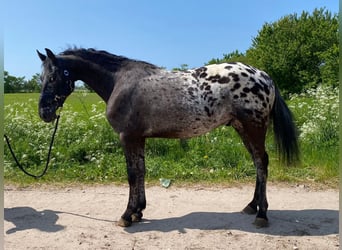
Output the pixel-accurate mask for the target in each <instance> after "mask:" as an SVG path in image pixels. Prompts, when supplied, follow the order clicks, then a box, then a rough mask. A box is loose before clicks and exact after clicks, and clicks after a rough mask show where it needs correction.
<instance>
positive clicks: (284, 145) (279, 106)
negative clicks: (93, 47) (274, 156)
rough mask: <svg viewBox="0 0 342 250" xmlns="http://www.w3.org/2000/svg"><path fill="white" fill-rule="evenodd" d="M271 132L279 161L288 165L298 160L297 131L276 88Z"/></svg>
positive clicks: (290, 114) (289, 112)
mask: <svg viewBox="0 0 342 250" xmlns="http://www.w3.org/2000/svg"><path fill="white" fill-rule="evenodd" d="M273 131H274V137H275V143H276V145H277V150H278V153H279V155H280V156H281V159H282V160H285V162H286V163H287V164H288V165H289V164H291V163H295V162H297V161H298V160H299V148H298V134H297V129H296V126H295V124H294V122H293V118H292V113H291V111H290V110H289V108H288V107H287V105H286V103H285V101H284V100H283V98H282V97H281V96H280V93H279V90H278V89H277V88H276V90H275V102H274V106H273Z"/></svg>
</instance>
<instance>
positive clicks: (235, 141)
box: [4, 87, 339, 187]
mask: <svg viewBox="0 0 342 250" xmlns="http://www.w3.org/2000/svg"><path fill="white" fill-rule="evenodd" d="M38 99H39V94H5V100H4V102H5V110H4V113H5V117H4V123H5V134H7V136H8V137H9V138H10V140H11V143H12V146H13V149H14V151H15V153H16V154H17V157H18V158H19V160H20V162H21V163H22V165H23V166H24V167H25V168H26V169H27V170H28V171H31V172H33V173H37V174H38V173H39V172H40V171H41V170H42V169H43V167H44V165H45V161H46V156H47V151H48V147H49V143H50V139H51V135H52V132H53V124H46V123H44V122H42V121H41V120H40V118H39V116H38V107H37V106H38ZM287 103H288V105H289V107H290V109H291V110H292V112H293V114H294V116H295V120H296V125H297V127H298V131H299V138H300V149H301V162H300V163H297V164H296V165H295V166H290V167H287V166H284V165H283V164H282V163H281V161H279V159H278V156H277V154H276V149H275V146H274V143H273V132H272V128H270V129H269V133H268V138H267V150H268V153H269V158H270V164H269V181H270V182H287V183H308V182H309V183H320V184H325V185H328V186H331V187H337V185H338V174H339V170H338V167H339V164H338V141H339V140H338V121H339V120H338V89H337V88H330V87H318V88H317V89H310V90H308V91H306V92H305V93H302V94H300V95H292V96H291V97H290V99H289V100H287ZM104 114H105V104H104V103H103V102H102V101H101V100H100V98H99V97H98V96H97V95H96V94H94V93H85V92H83V93H81V92H76V93H73V94H72V95H71V96H70V97H69V98H68V99H67V101H66V103H65V105H64V107H63V110H62V111H61V119H60V123H59V128H58V131H57V135H56V139H55V143H54V146H53V151H52V156H51V163H50V166H49V170H48V173H47V175H45V176H44V177H43V178H42V179H41V180H39V181H38V182H39V183H112V182H115V183H126V179H127V177H126V169H125V159H124V155H123V150H122V148H121V146H120V142H119V139H118V135H117V134H115V133H114V132H113V130H112V128H111V127H110V125H109V124H108V122H107V120H106V118H105V115H104ZM4 153H5V155H4V159H5V162H4V178H5V182H7V183H16V184H19V185H27V184H31V183H33V182H37V180H35V179H33V178H30V177H27V176H25V175H24V174H23V173H21V172H20V170H19V169H18V168H17V167H16V165H15V163H14V161H13V159H12V156H11V155H10V153H9V150H8V147H7V146H5V152H4ZM145 160H146V182H148V183H157V182H158V181H159V179H160V178H166V179H170V180H171V181H172V183H180V184H184V183H185V184H188V183H198V182H201V183H207V184H211V183H218V184H234V183H249V182H251V183H252V182H254V180H255V168H254V166H253V164H252V161H251V159H250V156H249V154H248V153H247V150H246V149H245V147H244V146H243V144H242V141H241V140H240V138H239V137H238V135H237V133H236V132H235V131H234V129H232V128H231V127H226V126H223V127H219V128H217V129H215V130H214V131H212V132H210V133H207V134H205V135H202V136H200V137H196V138H192V139H189V140H187V141H180V140H176V139H148V140H147V146H146V158H145Z"/></svg>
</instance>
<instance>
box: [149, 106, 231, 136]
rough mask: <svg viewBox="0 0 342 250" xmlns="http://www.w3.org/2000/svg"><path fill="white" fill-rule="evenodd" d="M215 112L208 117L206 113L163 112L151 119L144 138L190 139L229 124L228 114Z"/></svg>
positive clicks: (219, 111)
mask: <svg viewBox="0 0 342 250" xmlns="http://www.w3.org/2000/svg"><path fill="white" fill-rule="evenodd" d="M227 111H228V110H226V112H223V111H222V110H216V111H215V112H216V113H215V112H213V113H212V114H211V115H210V116H208V114H207V112H206V111H204V112H197V113H196V112H185V111H183V112H182V113H178V112H172V110H168V111H165V112H164V113H162V114H160V115H159V117H158V118H156V117H154V119H151V121H152V122H151V123H150V124H149V126H148V127H147V128H146V130H145V133H144V135H145V136H146V137H165V138H190V137H195V136H199V135H202V134H204V133H207V132H209V131H211V130H213V129H214V128H217V127H219V126H221V125H225V124H227V123H229V121H230V119H231V117H230V116H229V112H227Z"/></svg>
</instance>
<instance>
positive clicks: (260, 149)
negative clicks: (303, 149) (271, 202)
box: [232, 122, 268, 227]
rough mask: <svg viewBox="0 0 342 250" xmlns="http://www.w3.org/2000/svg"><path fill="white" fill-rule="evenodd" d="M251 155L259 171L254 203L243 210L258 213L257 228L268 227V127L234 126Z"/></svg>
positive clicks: (248, 124)
mask: <svg viewBox="0 0 342 250" xmlns="http://www.w3.org/2000/svg"><path fill="white" fill-rule="evenodd" d="M232 125H233V127H234V128H235V129H236V131H237V132H238V133H239V135H240V137H241V138H242V141H243V143H244V145H245V146H246V148H247V149H248V151H249V153H250V154H251V156H252V159H253V162H254V165H255V167H256V170H257V176H256V184H255V192H254V196H253V199H252V201H251V202H250V203H249V204H248V205H247V206H246V207H245V208H244V209H243V212H244V213H247V214H255V213H257V216H256V219H255V222H254V224H255V225H256V226H257V227H267V226H268V219H267V215H266V213H267V208H268V203H267V198H266V181H267V175H268V170H267V167H268V155H267V153H266V150H265V138H266V129H267V128H266V126H264V125H261V124H260V125H259V124H254V123H251V122H248V123H247V122H246V123H240V122H237V123H235V124H232Z"/></svg>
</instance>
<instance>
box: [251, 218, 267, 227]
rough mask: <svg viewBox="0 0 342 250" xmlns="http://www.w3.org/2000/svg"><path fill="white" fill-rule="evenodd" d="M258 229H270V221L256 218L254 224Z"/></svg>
mask: <svg viewBox="0 0 342 250" xmlns="http://www.w3.org/2000/svg"><path fill="white" fill-rule="evenodd" d="M253 224H254V225H255V226H256V228H262V227H268V226H269V224H268V220H267V219H265V218H258V217H257V218H256V219H255V221H254V223H253Z"/></svg>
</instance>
